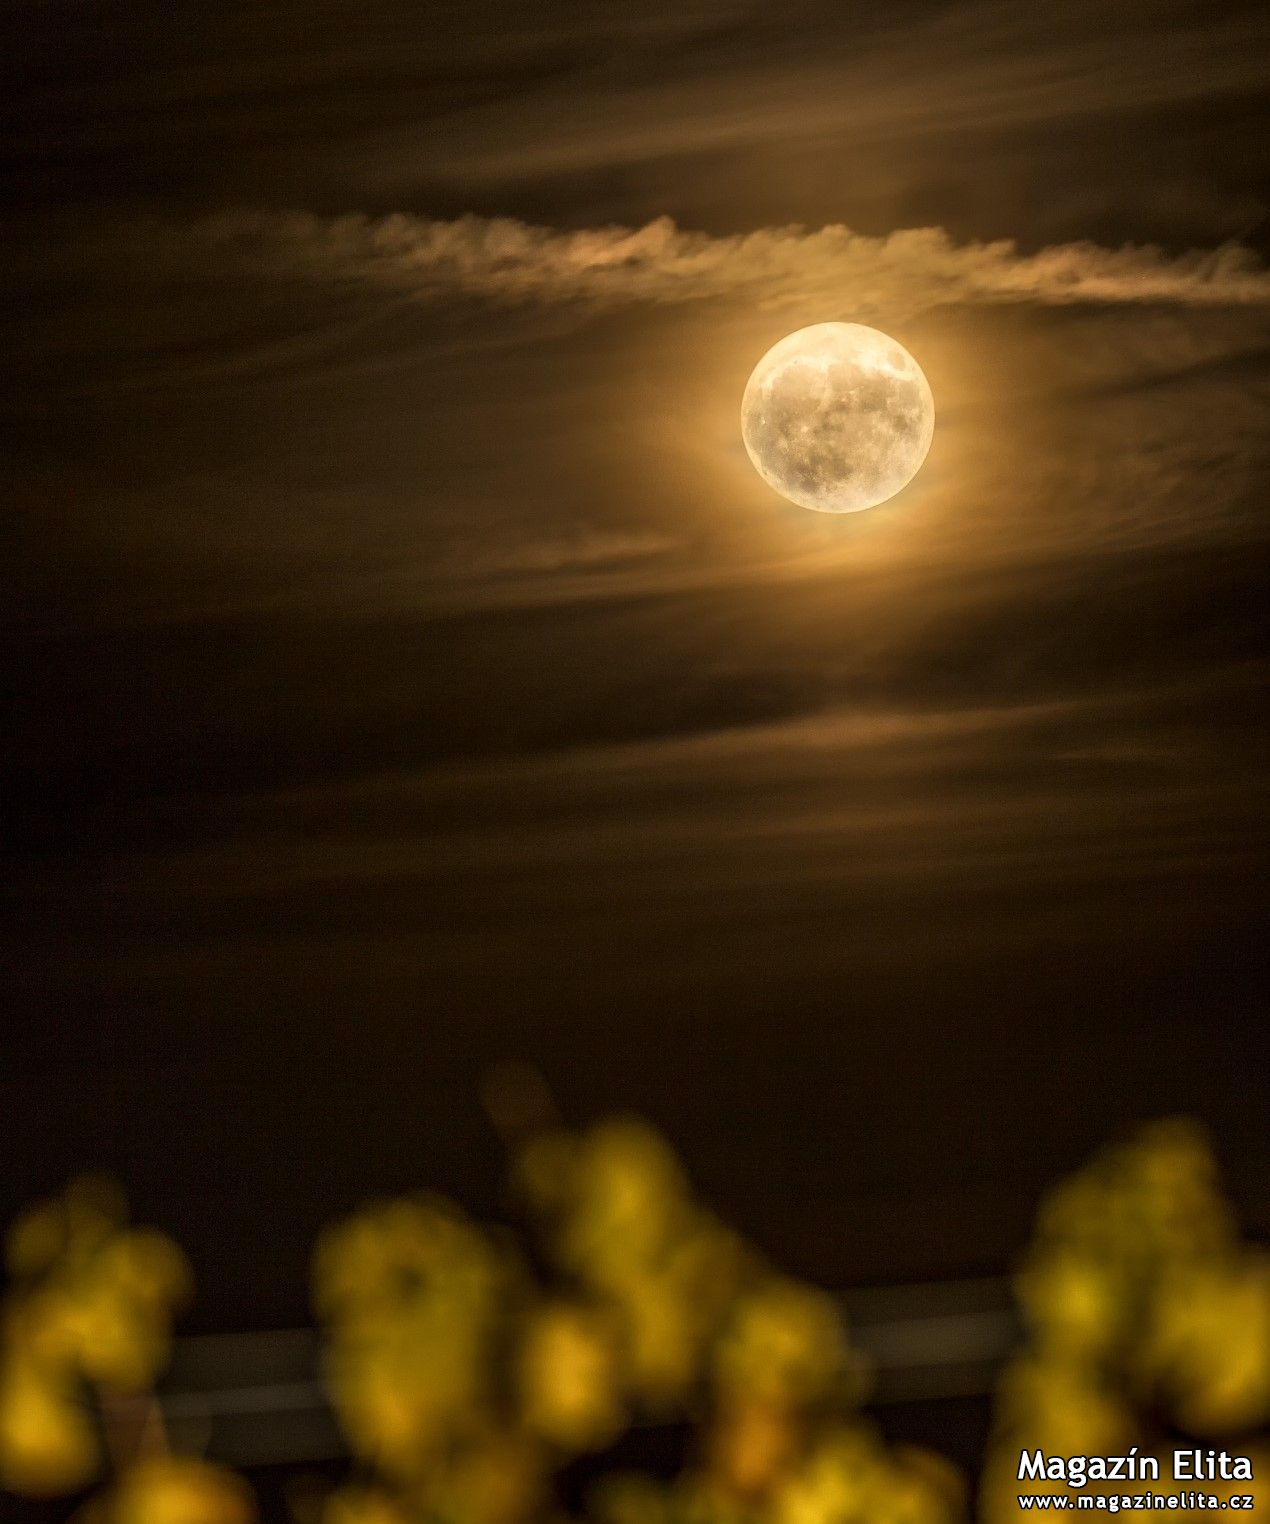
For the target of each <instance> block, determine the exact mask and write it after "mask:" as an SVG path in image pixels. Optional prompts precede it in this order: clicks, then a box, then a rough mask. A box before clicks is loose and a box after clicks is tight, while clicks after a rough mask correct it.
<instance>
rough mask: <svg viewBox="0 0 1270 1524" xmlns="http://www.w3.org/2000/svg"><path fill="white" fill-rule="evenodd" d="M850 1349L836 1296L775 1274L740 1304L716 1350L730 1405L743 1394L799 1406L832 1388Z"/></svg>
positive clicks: (716, 1365) (716, 1370)
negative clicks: (847, 1350)
mask: <svg viewBox="0 0 1270 1524" xmlns="http://www.w3.org/2000/svg"><path fill="white" fill-rule="evenodd" d="M845 1354H846V1336H845V1331H844V1329H843V1325H842V1319H841V1317H840V1316H839V1314H838V1310H837V1308H836V1307H835V1305H834V1303H833V1300H832V1299H831V1298H830V1297H828V1296H826V1295H825V1293H824V1292H822V1291H817V1290H815V1289H814V1288H813V1287H811V1286H803V1285H800V1284H799V1283H798V1282H796V1281H790V1280H785V1279H782V1278H779V1277H775V1276H773V1277H771V1278H770V1279H768V1280H766V1281H764V1282H762V1283H761V1284H760V1285H759V1286H758V1287H757V1288H756V1289H755V1290H753V1291H751V1292H749V1293H748V1294H747V1295H745V1296H744V1297H743V1298H742V1299H741V1301H740V1303H739V1304H738V1306H737V1308H736V1310H735V1312H734V1313H733V1315H732V1318H731V1320H730V1321H729V1323H728V1326H727V1328H726V1330H725V1332H724V1334H723V1337H722V1339H721V1341H720V1343H719V1346H718V1349H717V1350H716V1352H715V1357H714V1374H715V1380H716V1382H717V1384H718V1387H719V1389H720V1392H721V1394H722V1399H723V1401H724V1403H725V1405H727V1404H729V1403H733V1402H736V1401H738V1400H742V1399H744V1400H749V1401H758V1402H763V1403H769V1404H772V1405H774V1406H777V1407H786V1408H788V1407H799V1406H803V1405H805V1404H807V1403H809V1402H812V1401H814V1400H816V1399H817V1398H820V1397H823V1396H825V1395H826V1394H827V1393H828V1392H829V1391H830V1390H831V1388H832V1386H833V1384H834V1382H835V1381H836V1380H837V1379H838V1378H839V1377H840V1376H841V1375H842V1372H843V1369H844V1359H845Z"/></svg>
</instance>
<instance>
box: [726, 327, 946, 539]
mask: <svg viewBox="0 0 1270 1524" xmlns="http://www.w3.org/2000/svg"><path fill="white" fill-rule="evenodd" d="M934 432H935V399H934V398H933V397H932V396H931V390H930V383H929V382H928V381H927V380H926V377H925V376H924V375H923V374H922V368H921V366H920V365H918V363H917V361H916V360H915V359H914V358H913V357H912V355H911V354H909V352H908V350H907V349H905V348H904V346H903V345H902V344H897V343H896V341H895V340H894V339H892V338H888V337H887V335H886V334H884V333H879V332H878V330H877V329H876V328H866V327H865V326H864V325H863V324H861V323H816V324H814V325H813V326H812V327H810V328H800V329H799V330H798V331H797V333H791V334H790V335H789V336H788V337H787V338H784V339H782V340H781V341H780V343H779V344H774V345H773V346H772V348H771V349H769V350H768V351H767V353H766V354H765V355H764V356H763V358H762V359H761V360H760V361H759V362H758V364H757V365H756V366H755V367H754V371H753V374H752V375H751V376H750V379H749V381H748V382H747V384H746V387H745V396H744V397H743V398H742V399H741V435H742V437H743V438H744V440H745V448H746V450H747V451H748V453H749V457H750V459H751V460H752V461H753V462H754V469H755V470H756V471H757V472H758V474H759V475H760V476H761V477H762V478H763V480H764V481H765V482H767V483H768V485H769V486H771V487H774V488H775V489H776V491H777V492H779V493H780V494H781V496H782V497H787V498H788V499H789V500H790V502H791V503H798V504H800V505H801V506H802V507H803V508H815V509H817V510H818V511H819V512H821V513H857V512H859V510H860V509H861V508H874V507H876V506H877V504H878V503H884V502H885V501H886V500H887V498H888V497H894V496H895V494H896V493H897V492H898V491H899V490H900V488H901V487H905V486H907V485H908V483H909V482H911V481H912V479H913V478H914V477H915V476H916V475H917V473H918V471H919V470H920V469H921V464H922V462H923V461H924V460H925V459H926V452H927V450H929V449H930V442H931V438H932V436H933V435H934Z"/></svg>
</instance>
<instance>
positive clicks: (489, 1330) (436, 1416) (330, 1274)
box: [314, 1197, 506, 1477]
mask: <svg viewBox="0 0 1270 1524" xmlns="http://www.w3.org/2000/svg"><path fill="white" fill-rule="evenodd" d="M505 1289H506V1268H505V1266H504V1264H503V1263H502V1262H501V1261H500V1259H499V1256H498V1255H497V1253H496V1252H495V1250H494V1248H493V1247H492V1245H491V1244H490V1243H489V1242H488V1241H487V1240H486V1238H485V1237H484V1236H483V1235H482V1234H481V1233H480V1232H479V1231H478V1230H477V1229H476V1228H475V1227H473V1226H472V1224H471V1223H469V1222H468V1221H467V1220H466V1219H465V1218H464V1217H463V1216H462V1215H461V1214H460V1213H459V1212H458V1210H457V1208H455V1207H453V1206H451V1205H450V1204H449V1203H447V1202H444V1201H442V1200H440V1199H439V1198H435V1197H418V1198H413V1199H409V1200H405V1201H398V1202H392V1203H389V1204H387V1205H383V1206H378V1207H371V1208H368V1209H367V1210H366V1211H364V1212H362V1213H360V1214H359V1215H358V1216H356V1217H354V1218H353V1219H351V1221H349V1222H347V1223H344V1224H342V1225H340V1226H339V1227H336V1228H333V1229H331V1230H328V1232H327V1233H326V1234H324V1235H323V1238H322V1239H321V1241H320V1242H319V1245H318V1251H317V1257H316V1262H315V1268H314V1297H315V1301H316V1304H317V1307H318V1310H319V1312H320V1314H321V1315H322V1317H323V1319H324V1321H325V1322H326V1325H327V1330H328V1338H329V1347H328V1353H327V1361H326V1372H327V1380H328V1384H329V1386H330V1390H331V1395H332V1399H333V1401H334V1403H335V1407H336V1410H337V1412H338V1413H339V1416H340V1420H341V1422H342V1423H343V1425H344V1428H345V1431H346V1433H347V1435H348V1438H349V1442H350V1443H351V1444H352V1446H353V1448H354V1450H355V1451H356V1452H357V1453H358V1454H360V1455H363V1456H365V1457H366V1458H367V1459H368V1460H371V1461H374V1462H375V1463H376V1464H377V1465H380V1466H382V1467H383V1468H384V1469H385V1470H386V1471H387V1472H388V1473H389V1474H390V1475H397V1476H406V1477H410V1476H415V1475H417V1474H419V1473H420V1472H421V1471H424V1470H426V1469H427V1467H428V1466H429V1465H430V1464H431V1460H432V1457H433V1456H434V1455H435V1454H436V1453H438V1452H439V1451H440V1450H441V1449H442V1448H443V1447H444V1446H445V1445H446V1444H447V1443H449V1442H450V1441H451V1440H452V1439H453V1437H454V1436H455V1434H456V1433H459V1432H461V1431H462V1430H463V1429H465V1428H468V1427H472V1426H474V1425H477V1424H479V1423H480V1422H481V1421H482V1420H483V1415H484V1413H485V1411H486V1409H487V1407H488V1405H489V1401H490V1380H491V1375H492V1372H491V1369H490V1353H491V1350H490V1346H491V1343H492V1341H493V1339H494V1337H495V1334H496V1332H497V1330H498V1325H499V1320H500V1317H501V1316H502V1315H503V1313H504V1311H505V1308H504V1304H503V1293H504V1291H505Z"/></svg>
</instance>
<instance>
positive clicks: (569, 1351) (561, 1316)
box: [519, 1302, 625, 1450]
mask: <svg viewBox="0 0 1270 1524" xmlns="http://www.w3.org/2000/svg"><path fill="white" fill-rule="evenodd" d="M519 1379H520V1393H521V1409H522V1413H523V1417H524V1422H525V1424H526V1426H527V1427H528V1428H529V1429H531V1430H532V1431H533V1432H534V1433H536V1434H540V1435H541V1436H542V1437H543V1438H544V1439H547V1440H550V1441H551V1442H552V1443H553V1444H556V1445H559V1446H560V1447H561V1448H562V1449H565V1450H586V1449H592V1448H598V1447H599V1446H601V1445H604V1444H607V1443H608V1442H609V1441H610V1440H611V1439H612V1438H613V1437H614V1436H615V1435H616V1434H617V1433H618V1432H619V1431H620V1429H621V1428H622V1425H623V1423H624V1421H625V1414H624V1412H623V1409H622V1404H621V1401H620V1397H619V1390H618V1388H619V1374H618V1365H617V1352H616V1349H615V1347H614V1340H613V1330H612V1327H611V1324H610V1320H609V1319H607V1318H605V1317H603V1316H602V1315H601V1314H600V1313H598V1312H597V1311H596V1310H595V1309H593V1308H587V1307H581V1306H578V1305H576V1304H570V1303H566V1302H555V1303H551V1304H549V1305H547V1306H546V1307H543V1308H542V1309H541V1310H540V1311H539V1312H538V1313H537V1314H535V1316H534V1317H533V1318H532V1319H531V1321H530V1323H529V1325H528V1328H527V1329H526V1331H525V1335H524V1343H523V1345H522V1348H521V1353H520V1361H519Z"/></svg>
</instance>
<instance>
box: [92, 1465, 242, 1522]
mask: <svg viewBox="0 0 1270 1524" xmlns="http://www.w3.org/2000/svg"><path fill="white" fill-rule="evenodd" d="M255 1518H256V1509H255V1504H254V1502H253V1501H252V1496H251V1491H250V1489H249V1488H248V1487H247V1484H246V1483H245V1482H243V1481H241V1480H240V1479H239V1478H238V1477H236V1476H234V1475H233V1473H232V1472H229V1471H223V1470H222V1469H221V1468H220V1467H219V1466H211V1465H208V1464H207V1462H205V1461H198V1460H186V1459H178V1458H177V1457H175V1456H170V1455H165V1456H157V1457H155V1458H153V1459H150V1460H144V1461H141V1462H139V1463H138V1464H137V1465H135V1466H132V1467H131V1468H130V1469H129V1470H128V1471H127V1472H126V1473H125V1475H124V1477H123V1479H122V1480H121V1481H120V1482H119V1483H118V1485H117V1486H116V1487H114V1488H112V1489H111V1491H109V1492H107V1493H105V1494H104V1495H103V1496H102V1497H100V1498H94V1499H93V1501H92V1502H91V1503H88V1504H86V1505H85V1506H84V1508H82V1509H81V1510H80V1512H79V1514H78V1515H77V1516H76V1519H77V1524H254V1520H255Z"/></svg>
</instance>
